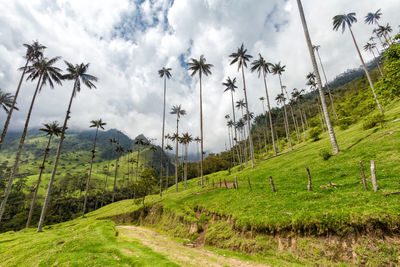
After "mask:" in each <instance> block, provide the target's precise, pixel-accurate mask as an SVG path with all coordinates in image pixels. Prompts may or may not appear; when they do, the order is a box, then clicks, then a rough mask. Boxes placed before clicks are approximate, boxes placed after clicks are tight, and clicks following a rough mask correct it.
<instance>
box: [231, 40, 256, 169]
mask: <svg viewBox="0 0 400 267" xmlns="http://www.w3.org/2000/svg"><path fill="white" fill-rule="evenodd" d="M229 57H231V58H233V59H232V61H231V65H232V64H235V63H237V64H238V71H239V70H240V69H241V70H242V80H243V90H244V99H245V101H246V113H247V115H248V114H249V108H248V103H249V102H248V101H247V91H246V79H245V76H244V68H245V67H246V68H247V62H248V61H250V59H251V58H252V56H251V55H249V54H247V49H245V48H244V45H243V44H242V45H241V46H240V47H239V48H238V50H237V51H236V52H235V53H232V54H230V55H229ZM247 127H248V128H249V143H250V154H251V167H252V168H254V148H253V139H252V137H251V125H250V120H248V121H247Z"/></svg>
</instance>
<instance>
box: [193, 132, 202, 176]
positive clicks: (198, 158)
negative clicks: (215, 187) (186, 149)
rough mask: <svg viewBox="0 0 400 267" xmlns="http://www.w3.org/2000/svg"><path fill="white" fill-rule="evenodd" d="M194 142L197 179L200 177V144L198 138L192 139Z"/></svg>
mask: <svg viewBox="0 0 400 267" xmlns="http://www.w3.org/2000/svg"><path fill="white" fill-rule="evenodd" d="M194 141H195V142H196V143H197V146H196V149H197V177H200V149H199V144H200V142H201V139H200V137H198V136H197V137H196V138H194Z"/></svg>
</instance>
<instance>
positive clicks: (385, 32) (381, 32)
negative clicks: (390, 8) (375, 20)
mask: <svg viewBox="0 0 400 267" xmlns="http://www.w3.org/2000/svg"><path fill="white" fill-rule="evenodd" d="M392 31H393V30H392V27H391V26H390V25H389V23H387V24H386V26H382V25H380V26H378V30H377V32H376V34H377V35H378V36H383V37H384V38H385V43H387V44H388V45H389V44H393V42H392V41H391V38H390V35H389V34H390V33H391V32H392Z"/></svg>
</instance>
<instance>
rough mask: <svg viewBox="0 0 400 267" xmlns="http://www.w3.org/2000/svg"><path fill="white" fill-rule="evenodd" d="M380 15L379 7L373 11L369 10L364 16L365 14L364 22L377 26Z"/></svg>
mask: <svg viewBox="0 0 400 267" xmlns="http://www.w3.org/2000/svg"><path fill="white" fill-rule="evenodd" d="M381 16H382V12H381V9H378V10H377V11H376V12H375V13H372V12H369V13H368V14H367V15H366V16H365V19H364V21H365V23H367V24H376V25H378V26H379V22H378V21H379V20H380V18H381Z"/></svg>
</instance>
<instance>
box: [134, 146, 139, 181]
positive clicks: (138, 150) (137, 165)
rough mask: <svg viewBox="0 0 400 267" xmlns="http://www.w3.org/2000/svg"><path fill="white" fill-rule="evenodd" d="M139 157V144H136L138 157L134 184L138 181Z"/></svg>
mask: <svg viewBox="0 0 400 267" xmlns="http://www.w3.org/2000/svg"><path fill="white" fill-rule="evenodd" d="M139 156H140V144H138V155H137V160H136V178H135V180H136V182H137V181H138V172H139Z"/></svg>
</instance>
